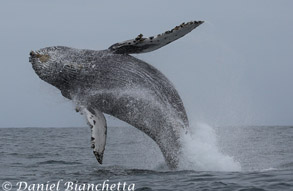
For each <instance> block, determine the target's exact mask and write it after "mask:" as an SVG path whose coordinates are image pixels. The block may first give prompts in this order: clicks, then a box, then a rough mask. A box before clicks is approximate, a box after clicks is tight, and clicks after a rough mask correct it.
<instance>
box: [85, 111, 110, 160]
mask: <svg viewBox="0 0 293 191" xmlns="http://www.w3.org/2000/svg"><path fill="white" fill-rule="evenodd" d="M83 113H84V114H85V115H86V118H87V120H88V124H89V125H90V127H91V133H92V135H91V147H92V148H93V149H94V151H93V153H94V155H95V157H96V159H97V160H98V162H99V163H100V164H102V163H103V155H104V150H105V146H106V137H107V124H106V119H105V116H104V115H103V113H102V112H101V111H99V110H96V109H91V108H87V109H84V110H83Z"/></svg>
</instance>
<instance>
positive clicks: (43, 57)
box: [36, 54, 50, 63]
mask: <svg viewBox="0 0 293 191" xmlns="http://www.w3.org/2000/svg"><path fill="white" fill-rule="evenodd" d="M36 57H37V58H38V59H39V60H40V61H41V62H42V63H44V62H47V61H48V60H49V59H50V56H49V55H48V54H36Z"/></svg>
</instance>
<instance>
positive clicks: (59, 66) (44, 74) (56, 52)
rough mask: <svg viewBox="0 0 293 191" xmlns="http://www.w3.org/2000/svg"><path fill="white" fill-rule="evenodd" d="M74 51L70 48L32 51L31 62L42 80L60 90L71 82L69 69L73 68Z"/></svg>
mask: <svg viewBox="0 0 293 191" xmlns="http://www.w3.org/2000/svg"><path fill="white" fill-rule="evenodd" d="M74 51H75V49H72V48H69V47H62V46H58V47H47V48H43V49H40V50H37V51H31V52H30V58H29V61H30V63H31V64H32V67H33V69H34V70H35V72H36V74H37V75H38V76H39V77H40V78H41V79H42V80H44V81H46V82H47V83H49V84H52V85H54V86H56V87H57V88H59V89H60V87H62V86H65V85H66V83H67V81H69V80H70V79H68V78H69V77H70V75H68V72H67V71H68V70H67V68H68V67H69V66H70V67H71V66H72V63H73V59H72V57H74V56H72V55H74ZM66 72H67V73H66Z"/></svg>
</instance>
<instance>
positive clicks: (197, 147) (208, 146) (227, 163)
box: [180, 123, 241, 171]
mask: <svg viewBox="0 0 293 191" xmlns="http://www.w3.org/2000/svg"><path fill="white" fill-rule="evenodd" d="M182 144H183V151H182V152H183V153H182V159H181V160H180V168H181V169H184V170H197V171H240V170H241V165H240V163H239V162H237V161H235V160H234V159H233V157H232V156H229V155H226V154H225V153H222V152H221V151H220V148H219V146H218V143H217V134H216V132H215V130H214V129H213V127H211V126H209V125H207V124H205V123H196V124H195V125H194V124H191V125H190V131H189V133H188V134H184V135H182Z"/></svg>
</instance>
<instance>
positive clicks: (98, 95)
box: [29, 21, 203, 169]
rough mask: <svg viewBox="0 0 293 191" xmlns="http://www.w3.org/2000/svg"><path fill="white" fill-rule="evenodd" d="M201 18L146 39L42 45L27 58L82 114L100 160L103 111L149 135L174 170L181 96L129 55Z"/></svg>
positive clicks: (181, 126)
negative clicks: (99, 45)
mask: <svg viewBox="0 0 293 191" xmlns="http://www.w3.org/2000/svg"><path fill="white" fill-rule="evenodd" d="M202 23H203V21H192V22H188V23H182V24H181V25H179V26H176V27H175V28H173V29H172V30H170V31H166V32H165V33H162V34H159V35H157V36H152V37H149V38H144V37H143V35H142V34H140V35H138V36H137V37H136V38H135V39H132V40H127V41H124V42H121V43H116V44H114V45H112V46H110V47H109V48H108V49H106V50H100V51H96V50H84V49H83V50H80V49H75V48H69V47H64V46H54V47H47V48H43V49H40V50H38V51H31V52H30V59H29V60H30V62H31V64H32V67H33V69H34V70H35V72H36V73H37V75H38V76H39V77H40V78H41V79H42V80H44V81H46V82H47V83H49V84H51V85H53V86H55V87H57V88H58V89H59V90H61V93H62V95H63V96H64V97H66V98H68V99H71V100H73V101H74V103H75V104H76V105H77V107H76V110H77V111H80V112H81V113H82V114H84V115H85V116H86V118H87V120H88V124H89V125H90V127H91V132H92V136H91V147H92V148H93V153H94V155H95V157H96V159H97V160H98V162H99V163H100V164H102V161H103V154H104V150H105V145H106V135H107V125H106V120H105V117H104V115H103V113H106V114H109V115H112V116H114V117H116V118H118V119H120V120H122V121H125V122H127V123H128V124H130V125H132V126H134V127H136V128H137V129H139V130H141V131H143V132H144V133H146V134H147V135H148V136H149V137H151V138H152V139H153V140H154V141H155V142H156V143H157V144H158V146H159V148H160V149H161V151H162V153H163V156H164V158H165V161H166V163H167V165H168V166H169V167H170V168H171V169H174V168H177V167H178V163H179V156H180V152H181V143H180V139H179V138H180V134H181V133H182V132H183V133H185V132H187V129H188V126H189V124H188V118H187V114H186V111H185V109H184V106H183V103H182V100H181V98H180V97H179V94H178V93H177V91H176V89H175V88H174V86H173V85H172V83H171V82H170V81H169V80H168V79H167V78H166V77H165V76H164V75H163V74H162V73H161V72H160V71H159V70H157V69H156V68H155V67H153V66H151V65H149V64H148V63H146V62H144V61H142V60H139V59H137V58H135V57H133V56H130V55H129V54H139V53H145V52H150V51H154V50H156V49H159V48H161V47H163V46H165V45H167V44H169V43H170V42H173V41H175V40H177V39H179V38H181V37H182V36H184V35H186V34H187V33H189V32H191V31H192V30H193V29H195V28H196V27H197V26H199V25H200V24H202Z"/></svg>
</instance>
